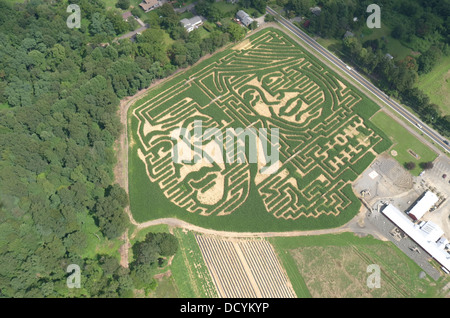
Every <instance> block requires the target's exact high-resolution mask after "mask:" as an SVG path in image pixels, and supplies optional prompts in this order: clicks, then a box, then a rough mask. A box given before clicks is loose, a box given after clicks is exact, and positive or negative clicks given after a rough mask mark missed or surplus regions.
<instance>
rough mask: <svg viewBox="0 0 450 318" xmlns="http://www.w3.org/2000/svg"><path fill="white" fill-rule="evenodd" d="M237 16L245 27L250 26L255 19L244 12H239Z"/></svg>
mask: <svg viewBox="0 0 450 318" xmlns="http://www.w3.org/2000/svg"><path fill="white" fill-rule="evenodd" d="M236 16H237V17H238V18H239V20H241V22H242V24H244V25H245V26H249V25H250V24H251V23H252V22H253V19H252V18H251V17H250V16H249V15H248V14H247V12H245V11H243V10H239V11H238V12H237V13H236Z"/></svg>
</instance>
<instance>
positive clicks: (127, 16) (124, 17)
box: [122, 11, 132, 20]
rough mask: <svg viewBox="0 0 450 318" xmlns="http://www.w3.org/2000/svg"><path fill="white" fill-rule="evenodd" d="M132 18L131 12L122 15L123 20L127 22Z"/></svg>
mask: <svg viewBox="0 0 450 318" xmlns="http://www.w3.org/2000/svg"><path fill="white" fill-rule="evenodd" d="M131 16H132V14H131V12H130V11H127V12H125V13H123V14H122V19H124V20H126V19H128V18H129V17H131Z"/></svg>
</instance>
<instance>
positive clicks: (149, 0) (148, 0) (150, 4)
mask: <svg viewBox="0 0 450 318" xmlns="http://www.w3.org/2000/svg"><path fill="white" fill-rule="evenodd" d="M139 6H140V7H141V8H142V10H144V11H145V12H149V11H152V10H153V9H156V8H158V7H160V6H161V2H160V1H158V0H143V1H142V2H141V3H140V4H139Z"/></svg>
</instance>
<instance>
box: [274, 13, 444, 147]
mask: <svg viewBox="0 0 450 318" xmlns="http://www.w3.org/2000/svg"><path fill="white" fill-rule="evenodd" d="M266 10H267V12H268V13H269V14H271V15H273V16H274V17H275V19H276V20H277V21H278V22H279V23H280V24H281V25H283V26H284V27H285V28H287V29H288V30H289V31H291V32H292V33H293V34H294V35H296V36H297V37H299V38H300V39H301V40H303V41H304V42H306V43H307V44H309V46H310V47H312V48H313V49H314V50H315V51H317V52H318V53H320V54H321V55H322V56H324V57H325V58H326V59H327V60H329V61H330V62H331V63H333V64H334V65H335V66H336V67H338V68H339V69H341V70H342V71H343V72H345V73H346V74H348V75H349V76H350V77H351V78H353V79H354V80H355V81H356V82H358V83H359V84H360V85H362V86H363V87H365V88H366V89H367V90H368V91H370V92H371V93H372V94H374V95H375V96H376V97H377V98H378V99H380V100H381V101H382V102H384V103H385V104H387V105H388V106H390V107H391V108H392V109H393V110H395V111H396V112H397V113H399V114H400V115H401V116H402V117H404V118H405V119H406V120H407V121H408V122H410V123H411V124H413V125H416V126H417V127H418V128H419V129H420V130H421V131H422V132H423V133H424V134H425V135H427V136H428V137H430V138H431V139H432V140H433V141H434V142H435V143H436V144H438V145H439V146H440V147H442V149H443V150H444V151H445V152H450V146H448V145H446V144H445V143H444V140H445V138H444V137H442V136H441V135H440V134H439V133H437V132H436V131H435V130H433V129H432V128H430V127H428V126H427V125H426V124H424V123H423V122H422V121H421V120H420V119H418V118H417V117H416V116H414V115H413V114H411V113H410V112H409V111H408V110H406V109H405V108H404V107H403V106H401V105H400V104H398V103H396V102H395V101H393V100H391V99H390V98H389V96H387V95H386V94H385V93H384V92H382V91H381V90H380V89H379V88H377V87H376V86H375V85H373V84H372V83H371V82H369V81H368V80H366V79H365V78H364V77H363V76H361V75H360V74H358V72H356V71H355V70H353V69H351V68H349V67H348V65H346V64H345V63H344V62H343V61H341V60H340V59H339V58H337V57H336V56H335V55H333V54H332V53H330V52H329V51H328V50H327V49H325V48H324V47H323V46H321V45H320V44H319V43H317V42H316V41H315V40H314V39H313V38H311V37H310V36H309V35H307V34H306V33H304V32H303V31H301V30H300V29H299V28H297V27H296V26H295V25H294V24H292V23H291V22H290V21H289V20H287V19H285V18H284V17H282V16H280V15H279V14H278V13H277V12H276V11H275V10H273V9H271V8H270V7H266Z"/></svg>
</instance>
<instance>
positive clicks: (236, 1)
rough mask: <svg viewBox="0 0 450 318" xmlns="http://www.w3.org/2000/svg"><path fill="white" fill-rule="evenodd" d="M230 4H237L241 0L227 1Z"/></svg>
mask: <svg viewBox="0 0 450 318" xmlns="http://www.w3.org/2000/svg"><path fill="white" fill-rule="evenodd" d="M227 2H228V3H232V4H236V3H238V2H239V0H227Z"/></svg>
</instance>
